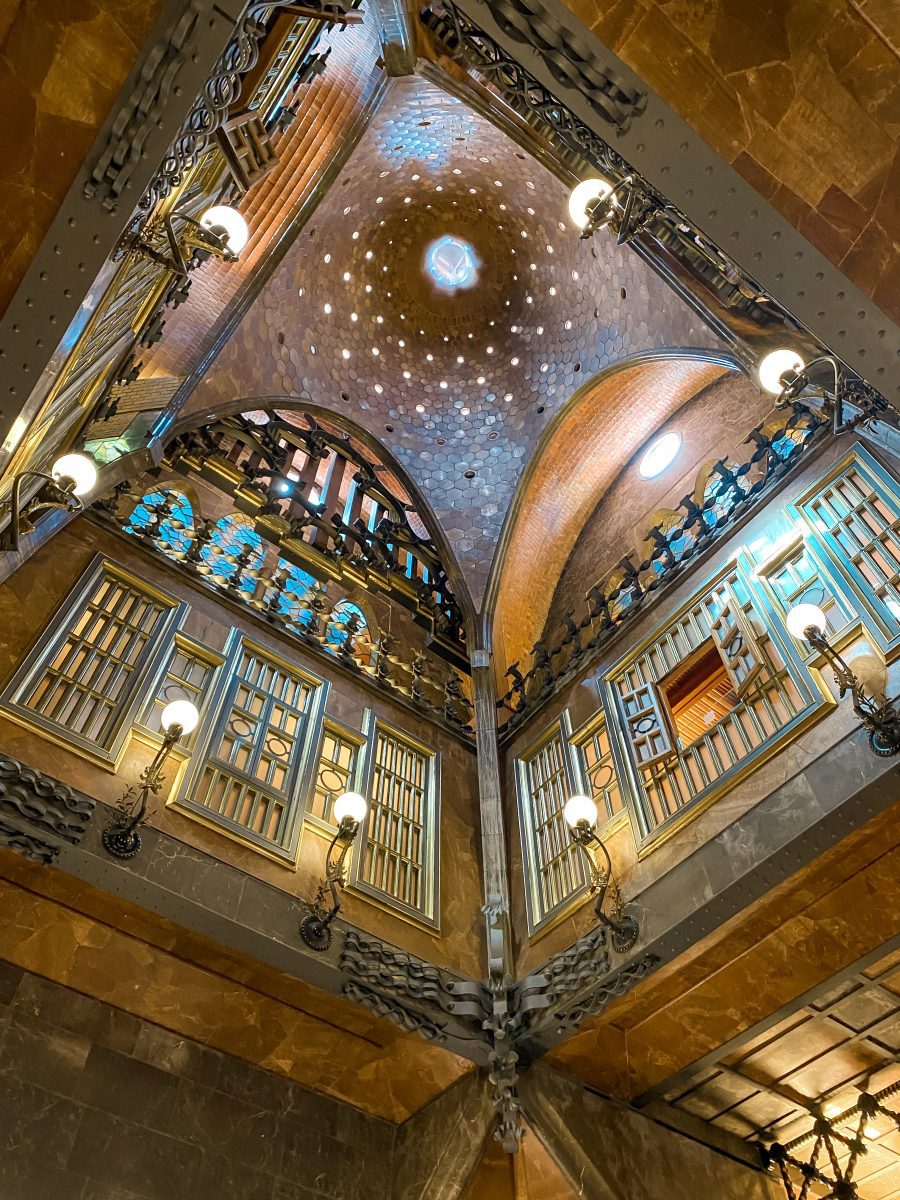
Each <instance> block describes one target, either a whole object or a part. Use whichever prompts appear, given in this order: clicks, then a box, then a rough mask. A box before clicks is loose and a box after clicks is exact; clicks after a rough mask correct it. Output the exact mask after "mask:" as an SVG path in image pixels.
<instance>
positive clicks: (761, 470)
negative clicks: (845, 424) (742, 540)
mask: <svg viewBox="0 0 900 1200" xmlns="http://www.w3.org/2000/svg"><path fill="white" fill-rule="evenodd" d="M875 411H877V408H876V409H875ZM782 413H783V416H782V419H781V420H779V421H777V423H776V425H775V427H774V428H772V427H771V420H768V421H765V422H763V423H762V424H761V425H757V426H756V428H755V429H753V430H751V432H750V434H749V435H748V437H747V438H746V439H745V441H744V443H743V444H744V445H752V446H753V453H752V454H751V455H750V456H749V457H748V458H746V459H745V461H743V462H742V463H740V464H735V463H730V462H729V461H727V460H726V459H720V460H719V461H718V462H717V463H715V464H714V466H713V468H712V474H711V476H710V483H709V484H708V485H707V489H706V496H705V498H704V500H703V502H702V503H697V502H696V500H695V499H694V496H693V495H687V496H685V497H683V499H682V500H681V501H680V503H679V509H680V510H681V511H682V512H683V513H684V517H683V519H682V520H680V521H678V522H677V523H676V524H675V525H673V526H672V527H671V528H668V529H665V530H664V529H660V528H659V527H654V528H652V529H650V530H648V531H647V534H646V539H647V540H648V541H650V542H651V543H652V547H653V548H652V551H651V552H650V554H649V555H648V556H647V557H646V558H645V559H644V560H643V561H642V562H640V563H635V562H634V557H633V554H632V553H631V552H629V553H628V554H626V555H625V556H624V557H623V558H622V559H621V560H620V562H619V564H618V567H617V568H616V570H615V571H614V572H613V575H612V576H611V578H613V579H615V577H616V576H619V579H618V581H617V582H616V583H615V584H614V586H611V587H609V589H608V590H604V589H603V588H601V587H600V586H599V585H598V586H596V587H594V588H592V589H591V591H590V593H589V596H588V600H589V603H588V608H587V612H586V613H585V614H584V615H583V616H582V617H580V618H576V614H575V613H574V612H572V611H570V612H568V613H566V614H564V616H563V618H562V620H563V626H564V628H563V631H562V634H561V636H559V637H558V638H557V639H556V640H555V641H552V642H550V641H548V640H547V639H541V640H539V641H538V642H536V643H535V645H534V647H533V648H532V651H531V663H530V665H529V667H528V669H527V670H526V671H524V672H523V671H522V670H520V664H519V662H515V663H513V664H512V665H511V666H510V667H509V668H508V669H507V671H506V676H507V678H508V679H509V680H510V681H511V686H510V687H509V690H508V691H507V692H506V693H505V694H504V695H503V696H501V697H500V699H499V700H498V701H497V707H498V709H500V710H501V713H502V712H503V711H504V710H505V712H506V713H507V714H508V715H507V719H506V721H505V722H503V724H502V727H501V733H503V734H509V733H512V732H513V730H515V729H516V728H517V727H518V726H519V725H521V723H522V722H523V720H524V719H525V718H526V716H528V715H530V713H531V712H532V711H533V710H534V709H535V708H536V707H537V706H538V705H539V704H540V703H543V701H544V700H546V699H548V698H549V697H550V696H551V695H552V694H553V693H554V692H555V691H556V690H557V688H559V687H560V686H561V685H562V684H563V683H565V682H566V681H567V680H571V679H572V678H574V676H575V675H576V674H577V673H578V672H579V671H581V670H583V669H584V668H585V667H586V666H587V665H588V664H589V663H590V662H591V661H592V660H593V659H594V658H596V657H597V656H598V655H599V654H600V652H601V651H602V650H603V648H604V647H605V646H606V645H607V644H608V643H609V641H610V640H611V639H612V638H613V637H614V636H615V635H616V634H617V633H618V632H619V631H620V630H621V629H622V628H624V627H625V626H626V625H627V624H628V623H629V622H631V621H633V620H634V618H635V617H636V616H637V615H638V614H639V613H640V612H641V610H642V608H643V606H644V604H645V602H646V601H647V599H648V597H651V596H653V595H654V594H655V593H657V592H659V591H660V589H662V588H665V587H668V586H669V585H670V584H671V583H673V582H674V581H675V580H677V579H678V578H679V577H680V576H681V575H682V574H683V573H684V571H685V570H686V569H687V568H688V566H689V564H690V563H691V561H692V560H693V559H695V558H697V557H698V555H700V554H702V553H703V552H704V551H705V550H707V549H708V548H709V546H711V545H712V544H713V542H714V541H716V540H717V539H718V538H720V537H721V536H722V535H723V534H725V533H727V532H728V531H729V529H731V528H732V527H733V525H734V523H735V522H736V521H737V520H738V519H739V518H741V517H743V516H744V515H746V513H747V512H749V510H750V509H751V508H753V507H754V505H756V504H757V503H758V502H759V501H760V500H761V498H762V497H763V496H764V495H765V494H767V493H768V492H769V491H770V490H771V488H772V487H773V486H774V484H775V483H776V482H777V481H779V480H781V479H783V478H784V477H785V476H786V475H787V474H788V473H789V472H790V471H792V470H793V469H794V467H795V466H796V464H797V462H798V461H799V460H800V459H801V458H803V457H804V456H805V454H806V453H807V451H808V449H809V447H810V446H811V445H812V444H813V443H815V442H817V441H818V440H820V438H822V437H823V436H826V435H827V434H828V431H829V430H830V428H831V416H830V406H829V405H828V404H827V403H826V405H825V406H824V408H823V409H821V410H819V411H818V412H817V411H814V410H813V409H812V408H811V407H809V406H808V405H807V404H805V403H803V402H802V401H799V400H798V401H793V402H792V403H791V404H790V406H789V408H787V409H784V410H782ZM872 416H873V408H872V406H871V405H870V406H867V407H865V408H863V409H862V410H861V411H860V413H859V415H858V416H857V417H856V418H855V419H854V421H852V422H851V423H850V424H851V425H856V424H860V423H862V422H864V421H866V420H869V419H871V418H872ZM766 427H768V432H766V433H764V432H763V429H764V428H766Z"/></svg>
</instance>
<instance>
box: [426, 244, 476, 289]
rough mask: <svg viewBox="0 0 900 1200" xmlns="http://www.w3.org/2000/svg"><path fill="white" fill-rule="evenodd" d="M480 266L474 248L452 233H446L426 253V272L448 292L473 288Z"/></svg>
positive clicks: (438, 285)
mask: <svg viewBox="0 0 900 1200" xmlns="http://www.w3.org/2000/svg"><path fill="white" fill-rule="evenodd" d="M480 265H481V264H480V262H479V260H478V255H477V254H476V253H475V250H474V247H473V246H472V245H470V243H469V242H467V241H464V240H463V238H458V237H455V236H454V235H453V234H452V233H445V234H444V236H443V237H439V238H438V239H437V240H436V241H433V242H432V243H431V245H430V246H429V247H428V249H427V250H426V251H425V271H426V272H427V274H428V275H429V276H430V277H431V279H432V281H433V282H434V284H435V286H436V287H439V288H441V289H442V290H443V291H446V292H455V291H459V290H461V289H463V288H470V287H472V285H473V284H474V283H476V282H477V280H478V268H479V266H480Z"/></svg>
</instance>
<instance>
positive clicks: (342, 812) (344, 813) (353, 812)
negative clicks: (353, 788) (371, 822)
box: [334, 792, 369, 825]
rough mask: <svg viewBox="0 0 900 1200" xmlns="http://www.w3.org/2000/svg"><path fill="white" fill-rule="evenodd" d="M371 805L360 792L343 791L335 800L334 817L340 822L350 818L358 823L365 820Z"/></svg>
mask: <svg viewBox="0 0 900 1200" xmlns="http://www.w3.org/2000/svg"><path fill="white" fill-rule="evenodd" d="M368 810H369V806H368V804H367V803H366V798H365V796H361V795H360V794H359V792H343V793H342V794H341V795H340V796H338V798H337V800H335V802H334V819H335V820H336V821H337V822H338V824H340V823H341V822H342V821H345V820H347V818H349V819H350V820H351V821H355V822H356V823H357V825H358V824H359V823H360V821H363V820H365V816H366V813H367V812H368Z"/></svg>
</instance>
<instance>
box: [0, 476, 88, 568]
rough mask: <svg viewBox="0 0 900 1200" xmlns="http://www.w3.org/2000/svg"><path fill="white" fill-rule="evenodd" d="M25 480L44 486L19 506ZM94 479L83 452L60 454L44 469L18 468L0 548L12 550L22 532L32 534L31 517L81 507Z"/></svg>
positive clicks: (78, 510)
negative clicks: (39, 481)
mask: <svg viewBox="0 0 900 1200" xmlns="http://www.w3.org/2000/svg"><path fill="white" fill-rule="evenodd" d="M26 479H43V480H44V486H43V487H42V488H41V489H40V491H39V492H38V493H37V494H36V495H35V496H34V497H33V498H32V499H31V500H29V501H28V503H27V505H26V506H25V508H24V509H22V508H21V503H22V500H21V495H22V483H23V481H24V480H26ZM96 482H97V468H96V467H95V466H94V463H93V461H92V460H91V459H90V458H88V457H87V455H86V454H63V455H62V457H61V458H58V459H57V460H56V462H55V463H54V464H53V466H52V467H51V468H50V474H49V475H48V474H47V473H46V472H45V471H20V472H19V474H18V475H16V477H15V478H14V479H13V485H12V496H11V498H10V518H9V524H8V525H7V527H6V529H5V530H4V531H3V538H2V541H0V550H6V551H11V552H15V551H16V550H18V549H19V539H20V538H21V536H22V534H23V533H33V532H34V524H33V522H32V517H36V516H37V515H38V514H39V513H41V512H49V511H50V510H51V509H54V508H62V509H65V510H66V511H67V512H70V513H79V512H81V511H82V510H83V508H84V501H83V500H82V499H81V497H82V496H84V495H86V494H87V493H88V492H89V491H90V490H91V488H92V487H93V486H94V484H95V483H96Z"/></svg>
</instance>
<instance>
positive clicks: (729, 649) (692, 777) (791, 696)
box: [607, 560, 828, 838]
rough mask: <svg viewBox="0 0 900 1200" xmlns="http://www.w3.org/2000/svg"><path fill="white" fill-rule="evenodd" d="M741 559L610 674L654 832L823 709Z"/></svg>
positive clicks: (621, 729) (627, 752)
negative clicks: (774, 629) (774, 632)
mask: <svg viewBox="0 0 900 1200" xmlns="http://www.w3.org/2000/svg"><path fill="white" fill-rule="evenodd" d="M750 579H751V575H750V571H749V568H748V567H747V566H746V564H745V563H744V561H743V560H741V562H740V564H737V565H734V566H730V567H728V568H727V569H726V570H725V571H723V572H722V573H721V574H720V575H719V577H718V578H717V579H715V580H714V581H712V582H711V583H710V584H708V585H707V586H706V587H705V588H704V589H703V590H702V591H701V592H700V593H699V595H698V596H697V597H695V598H694V599H693V600H691V601H689V602H688V603H687V604H686V605H685V606H684V607H683V608H682V609H680V610H679V612H678V613H677V614H675V616H673V618H672V619H671V620H670V621H668V622H667V623H666V624H665V625H664V626H663V627H662V628H661V629H660V630H658V631H657V632H656V634H655V635H654V637H653V639H652V640H651V641H650V642H649V643H647V644H645V645H644V646H643V647H642V648H641V649H639V650H637V651H632V652H631V653H630V654H629V655H628V656H627V657H626V658H625V659H624V660H623V662H622V663H621V664H619V665H618V666H617V667H616V668H615V669H614V670H613V672H612V673H611V675H610V676H609V678H608V689H607V694H608V696H609V700H610V703H611V704H614V705H615V706H616V708H617V715H618V718H619V719H618V720H617V721H616V722H615V725H614V728H615V731H616V734H617V736H618V737H619V738H620V742H621V744H622V747H623V750H624V758H625V760H626V761H627V763H628V775H629V781H630V784H631V787H632V790H633V792H634V795H635V800H636V805H635V814H634V815H635V816H636V817H637V819H638V821H639V822H640V824H641V826H642V829H641V834H642V836H643V837H644V838H648V837H650V836H652V835H653V834H655V832H656V830H657V829H658V828H659V827H660V826H662V825H665V824H668V823H669V822H670V821H671V820H672V819H673V818H675V817H677V816H678V815H679V814H680V813H681V812H682V810H684V809H685V808H687V807H689V806H692V805H695V804H696V803H697V802H699V801H701V800H707V799H711V798H713V796H714V795H715V794H717V793H718V792H720V791H724V790H725V789H726V788H727V787H729V786H730V785H731V784H732V783H733V782H736V781H737V780H738V779H739V778H741V776H742V775H743V774H745V773H746V772H747V771H749V770H751V769H752V768H753V766H754V765H755V764H757V763H760V762H762V761H763V760H764V758H765V757H767V756H768V755H769V754H771V753H772V751H773V749H774V748H775V747H776V746H777V745H778V744H779V743H781V742H783V741H785V740H786V739H787V738H789V737H791V736H795V735H796V733H797V732H799V731H800V730H802V729H803V728H805V727H806V725H807V724H809V723H811V722H812V721H813V720H815V719H817V717H818V716H819V715H821V714H823V713H824V712H825V711H826V709H827V707H828V701H827V700H826V699H825V698H824V697H823V695H822V693H821V691H820V689H819V688H818V687H817V686H816V685H815V682H814V681H813V679H812V678H811V677H810V675H809V673H808V672H807V671H806V670H805V668H804V667H803V665H802V662H801V660H800V659H799V658H798V657H797V656H796V655H792V654H786V653H785V647H784V646H783V645H782V644H781V642H780V641H779V639H778V638H777V637H774V636H771V635H770V632H769V627H768V623H767V621H766V618H765V615H764V606H763V604H762V598H761V595H760V594H759V592H758V591H757V588H756V587H755V586H751V583H750Z"/></svg>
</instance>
